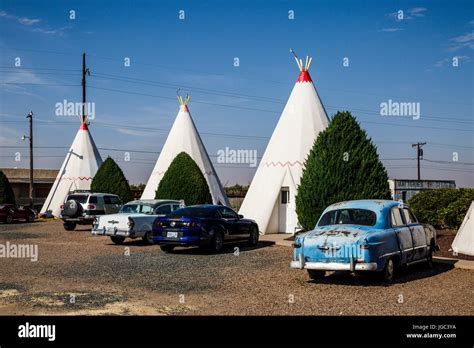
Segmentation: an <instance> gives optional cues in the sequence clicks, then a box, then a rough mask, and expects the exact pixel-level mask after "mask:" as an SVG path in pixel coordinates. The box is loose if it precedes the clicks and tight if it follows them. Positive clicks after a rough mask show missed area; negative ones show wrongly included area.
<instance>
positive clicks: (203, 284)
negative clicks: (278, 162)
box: [0, 221, 474, 315]
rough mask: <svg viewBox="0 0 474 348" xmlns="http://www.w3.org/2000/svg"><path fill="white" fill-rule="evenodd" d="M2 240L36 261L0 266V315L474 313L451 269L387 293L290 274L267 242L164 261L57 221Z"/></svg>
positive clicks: (140, 247)
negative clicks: (28, 251) (25, 249)
mask: <svg viewBox="0 0 474 348" xmlns="http://www.w3.org/2000/svg"><path fill="white" fill-rule="evenodd" d="M7 242H9V243H10V245H12V244H16V245H19V244H31V245H37V246H38V260H37V261H36V262H32V261H30V259H28V258H0V267H1V268H0V269H1V271H0V314H14V315H23V314H93V315H103V314H124V315H127V314H145V315H175V314H183V315H214V314H222V315H300V314H301V315H473V314H474V272H473V271H468V270H462V269H457V268H452V267H451V266H449V265H442V264H435V267H434V268H433V269H427V268H426V267H424V266H423V265H419V266H415V267H412V268H411V269H409V271H408V272H404V273H403V274H401V276H400V277H399V278H398V279H397V281H396V282H395V283H394V284H392V285H390V286H386V285H384V284H383V283H381V282H379V281H378V279H377V278H376V277H374V276H371V275H362V276H352V275H349V274H346V273H332V274H330V275H328V276H327V277H326V278H325V279H324V280H322V281H320V282H313V281H310V280H309V278H308V276H307V274H306V272H304V271H298V270H292V269H290V268H289V262H290V259H291V248H289V247H285V246H277V245H273V244H272V243H271V242H260V243H259V245H258V246H257V247H254V248H248V247H246V246H245V245H228V246H226V248H225V250H224V252H222V253H220V254H216V255H214V254H207V253H206V252H204V251H201V250H199V249H195V248H193V249H181V248H178V249H176V251H175V252H174V253H172V254H165V253H164V252H162V251H161V250H160V248H159V247H158V246H157V245H152V246H147V245H145V244H144V243H143V242H142V241H141V240H136V241H132V240H127V241H126V242H125V243H124V244H123V245H121V246H117V245H114V244H113V243H112V242H111V241H110V239H108V238H106V237H94V236H92V235H91V234H90V230H89V229H88V228H87V227H79V228H78V230H76V231H74V232H67V231H65V230H64V229H63V227H62V223H61V221H38V222H35V223H31V224H26V223H14V224H11V225H6V224H0V244H3V245H5V244H6V243H7ZM237 247H238V249H237Z"/></svg>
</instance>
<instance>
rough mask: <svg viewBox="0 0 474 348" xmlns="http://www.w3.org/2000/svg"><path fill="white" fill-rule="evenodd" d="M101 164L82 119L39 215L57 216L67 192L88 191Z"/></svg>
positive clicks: (84, 119)
mask: <svg viewBox="0 0 474 348" xmlns="http://www.w3.org/2000/svg"><path fill="white" fill-rule="evenodd" d="M101 163H102V158H101V157H100V154H99V151H98V150H97V147H96V146H95V143H94V140H93V139H92V136H91V134H90V132H89V128H88V127H87V123H86V117H82V118H81V127H80V128H79V131H78V132H77V134H76V137H75V138H74V141H73V142H72V145H71V148H70V149H69V152H68V153H67V155H66V158H65V159H64V162H63V165H62V166H61V169H60V171H59V173H58V176H57V177H56V180H55V181H54V184H53V187H52V188H51V191H49V194H48V198H46V201H45V202H44V205H43V207H42V208H41V214H46V215H48V216H51V215H54V216H59V215H60V212H61V208H60V207H61V205H62V204H63V203H64V199H65V198H66V196H67V194H68V192H70V191H73V190H90V187H91V182H92V179H93V177H94V175H95V173H96V172H97V169H99V166H100V165H101Z"/></svg>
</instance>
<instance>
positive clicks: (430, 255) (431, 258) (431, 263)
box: [426, 247, 433, 268]
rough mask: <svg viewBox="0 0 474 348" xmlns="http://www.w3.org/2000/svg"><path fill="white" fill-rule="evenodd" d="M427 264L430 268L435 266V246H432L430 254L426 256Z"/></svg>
mask: <svg viewBox="0 0 474 348" xmlns="http://www.w3.org/2000/svg"><path fill="white" fill-rule="evenodd" d="M426 264H427V266H428V268H433V248H431V247H430V250H428V256H426Z"/></svg>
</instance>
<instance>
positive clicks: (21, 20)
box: [0, 10, 41, 26]
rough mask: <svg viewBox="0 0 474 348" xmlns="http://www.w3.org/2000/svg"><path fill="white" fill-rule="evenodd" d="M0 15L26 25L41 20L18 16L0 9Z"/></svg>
mask: <svg viewBox="0 0 474 348" xmlns="http://www.w3.org/2000/svg"><path fill="white" fill-rule="evenodd" d="M0 17H2V18H6V19H11V20H14V21H17V22H18V23H20V24H22V25H26V26H30V25H34V24H38V23H39V22H41V19H39V18H28V17H18V16H15V15H12V14H9V13H7V12H6V11H3V10H2V11H0Z"/></svg>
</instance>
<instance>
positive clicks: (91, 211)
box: [60, 191, 122, 231]
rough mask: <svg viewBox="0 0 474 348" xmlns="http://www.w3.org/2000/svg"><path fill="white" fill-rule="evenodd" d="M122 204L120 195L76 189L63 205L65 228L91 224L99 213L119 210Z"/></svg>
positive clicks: (103, 213) (110, 212)
mask: <svg viewBox="0 0 474 348" xmlns="http://www.w3.org/2000/svg"><path fill="white" fill-rule="evenodd" d="M121 206H122V202H121V200H120V198H119V196H117V195H114V194H110V193H91V192H87V191H74V192H71V193H69V194H68V195H67V197H66V200H65V201H64V204H63V205H61V216H60V217H61V220H63V221H64V229H65V230H67V231H72V230H74V229H75V228H76V225H91V224H92V223H93V222H94V219H95V217H96V216H98V215H105V214H114V213H116V212H118V211H119V210H120V208H121Z"/></svg>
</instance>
